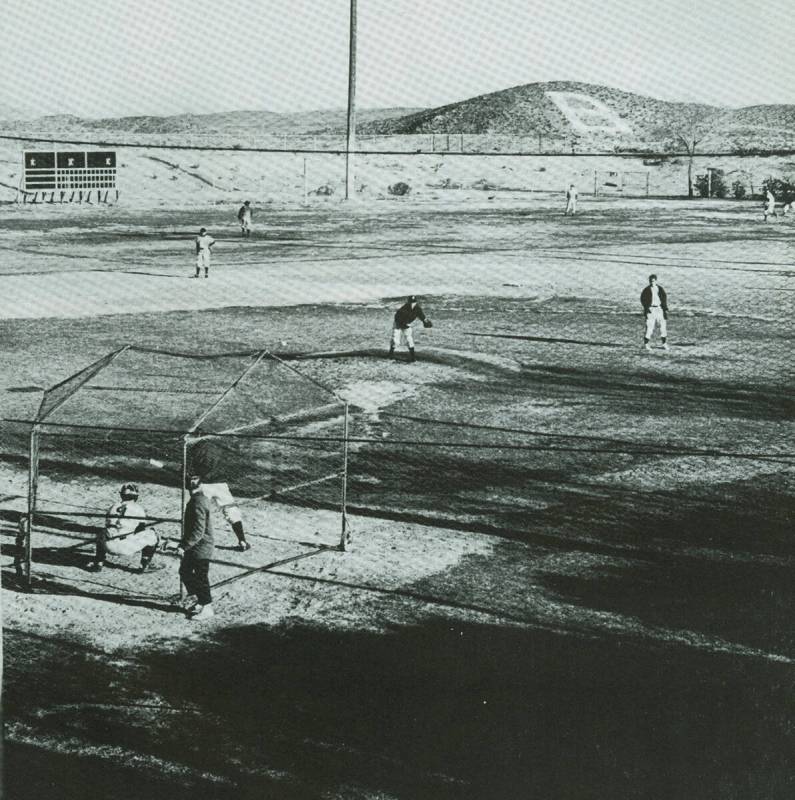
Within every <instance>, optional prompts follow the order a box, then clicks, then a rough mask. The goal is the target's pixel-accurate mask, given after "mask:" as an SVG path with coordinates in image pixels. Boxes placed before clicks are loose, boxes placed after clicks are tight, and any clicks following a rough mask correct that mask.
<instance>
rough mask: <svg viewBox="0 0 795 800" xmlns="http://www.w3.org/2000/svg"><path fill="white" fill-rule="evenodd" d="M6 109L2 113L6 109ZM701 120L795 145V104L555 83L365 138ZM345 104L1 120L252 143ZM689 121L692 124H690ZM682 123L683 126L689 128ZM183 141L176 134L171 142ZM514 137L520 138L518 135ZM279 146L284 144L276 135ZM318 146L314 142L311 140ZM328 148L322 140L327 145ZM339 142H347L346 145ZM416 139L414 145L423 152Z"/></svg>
mask: <svg viewBox="0 0 795 800" xmlns="http://www.w3.org/2000/svg"><path fill="white" fill-rule="evenodd" d="M0 112H2V109H0ZM694 118H695V119H698V120H699V121H700V125H699V127H700V128H701V130H700V131H699V150H700V151H701V152H709V151H717V152H727V151H738V150H773V149H795V106H793V105H759V106H749V107H746V108H739V109H731V108H722V107H717V106H709V105H704V104H697V103H676V102H669V101H665V100H658V99H656V98H653V97H646V96H643V95H638V94H633V93H632V92H625V91H621V90H619V89H613V88H611V87H609V86H600V85H595V84H588V83H579V82H573V81H550V82H545V83H529V84H524V85H521V86H514V87H512V88H509V89H504V90H502V91H498V92H491V93H489V94H483V95H479V96H477V97H473V98H470V99H467V100H462V101H461V102H457V103H450V104H448V105H444V106H440V107H438V108H430V109H416V108H375V109H373V108H369V109H359V110H358V111H357V114H356V119H357V126H356V127H357V132H358V133H359V134H360V135H362V136H370V137H378V136H425V137H428V136H429V135H431V134H461V135H464V136H467V137H470V139H469V141H468V143H467V144H468V145H469V147H468V149H469V150H470V151H472V150H477V149H484V150H500V149H505V150H511V149H516V147H520V148H522V149H528V142H527V141H524V142H518V143H517V142H516V141H515V139H516V138H517V137H519V138H525V139H526V138H527V137H529V138H530V139H531V140H533V141H535V142H536V144H530V145H529V148H530V149H531V150H533V149H535V147H536V146H537V147H538V149H540V150H542V151H544V152H568V151H569V150H570V149H574V148H576V150H577V151H578V152H583V151H589V150H590V151H599V152H606V153H611V152H615V151H616V150H641V151H659V150H671V149H676V150H681V149H682V147H681V142H676V140H675V137H674V131H675V130H676V128H677V126H676V125H675V124H674V121H676V120H679V121H680V122H681V121H682V120H692V119H694ZM346 122H347V115H346V111H345V109H328V110H318V111H302V112H294V113H287V114H282V113H276V112H272V111H229V112H219V113H214V114H177V115H173V116H129V117H120V118H107V119H85V118H80V117H76V116H72V115H58V116H49V117H40V118H38V119H33V120H30V119H28V120H18V121H10V122H8V121H7V122H0V129H2V130H3V131H5V132H9V133H22V132H33V131H36V132H49V133H53V134H55V133H60V134H66V133H68V134H71V135H79V134H85V135H86V136H87V137H88V136H91V137H95V138H96V137H97V136H102V135H103V134H105V133H108V134H111V135H115V136H116V137H118V138H121V135H123V134H134V135H136V136H140V137H141V138H142V139H145V140H146V141H152V137H163V138H164V139H165V140H166V141H169V142H170V141H174V142H179V141H180V139H182V140H183V143H184V141H188V142H189V143H195V142H196V139H195V137H201V136H206V137H207V139H206V140H205V141H204V142H203V144H220V145H224V144H226V145H228V144H230V143H231V144H234V145H239V146H247V145H248V146H251V145H256V144H263V143H267V141H266V140H267V139H268V138H269V137H270V138H271V140H272V139H273V138H275V137H279V138H281V137H285V136H288V137H289V136H292V137H327V141H328V140H329V139H331V138H337V139H339V137H341V136H343V135H344V133H345V128H346ZM686 127H687V125H686V124H685V125H684V128H686ZM680 129H682V126H680ZM170 137H173V138H170ZM512 139H513V140H514V141H511V140H512ZM270 144H271V145H272V146H280V145H279V144H277V143H274V142H273V141H271V142H270ZM308 146H310V147H311V146H313V144H312V143H308ZM321 146H322V145H321ZM336 146H340V145H339V142H337V143H336ZM415 146H416V145H415V144H411V145H410V149H412V150H414V149H415ZM421 146H422V147H427V143H421Z"/></svg>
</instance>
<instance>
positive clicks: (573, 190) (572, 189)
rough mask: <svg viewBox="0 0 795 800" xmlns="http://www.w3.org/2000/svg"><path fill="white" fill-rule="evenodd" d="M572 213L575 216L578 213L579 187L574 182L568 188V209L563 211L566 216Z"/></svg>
mask: <svg viewBox="0 0 795 800" xmlns="http://www.w3.org/2000/svg"><path fill="white" fill-rule="evenodd" d="M569 213H571V215H572V216H574V215H575V214H576V213H577V187H576V186H575V185H574V184H573V183H572V184H570V185H569V188H568V189H567V190H566V210H565V211H564V212H563V214H564V216H565V215H566V214H569Z"/></svg>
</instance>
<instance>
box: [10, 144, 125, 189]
mask: <svg viewBox="0 0 795 800" xmlns="http://www.w3.org/2000/svg"><path fill="white" fill-rule="evenodd" d="M24 158H25V168H24V189H25V191H27V192H50V191H58V190H61V191H68V190H74V189H79V190H87V191H91V190H92V189H115V188H116V153H115V152H114V151H112V150H76V151H64V150H62V151H52V150H50V151H46V152H39V151H32V150H26V151H25V153H24Z"/></svg>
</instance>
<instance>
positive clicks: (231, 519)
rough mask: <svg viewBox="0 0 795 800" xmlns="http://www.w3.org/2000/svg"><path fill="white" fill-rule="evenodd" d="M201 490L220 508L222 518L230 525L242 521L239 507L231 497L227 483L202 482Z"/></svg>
mask: <svg viewBox="0 0 795 800" xmlns="http://www.w3.org/2000/svg"><path fill="white" fill-rule="evenodd" d="M202 492H203V493H204V495H205V497H209V498H210V500H212V501H213V502H214V503H215V505H216V506H217V507H218V508H220V509H221V513H222V514H223V515H224V519H225V520H226V521H227V522H228V523H229V524H230V525H233V524H234V523H235V522H241V521H242V519H243V518H242V517H241V516H240V509H239V508H238V507H237V501H236V500H235V498H234V497H232V492H230V491H229V484H228V483H203V484H202Z"/></svg>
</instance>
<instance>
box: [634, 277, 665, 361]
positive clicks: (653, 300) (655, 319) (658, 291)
mask: <svg viewBox="0 0 795 800" xmlns="http://www.w3.org/2000/svg"><path fill="white" fill-rule="evenodd" d="M640 304H641V305H642V306H643V314H644V315H645V317H646V333H645V335H644V337H643V346H644V347H645V348H646V349H647V350H651V342H650V340H651V337H652V334H653V333H654V328H655V327H656V326H657V325H659V326H660V341H661V342H662V346H663V350H667V349H668V296H667V295H666V294H665V289H663V287H662V286H660V285H659V284H658V283H657V276H656V275H649V285H648V286H647V287H646V288H645V289H644V290H643V291H642V292H641V293H640Z"/></svg>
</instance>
